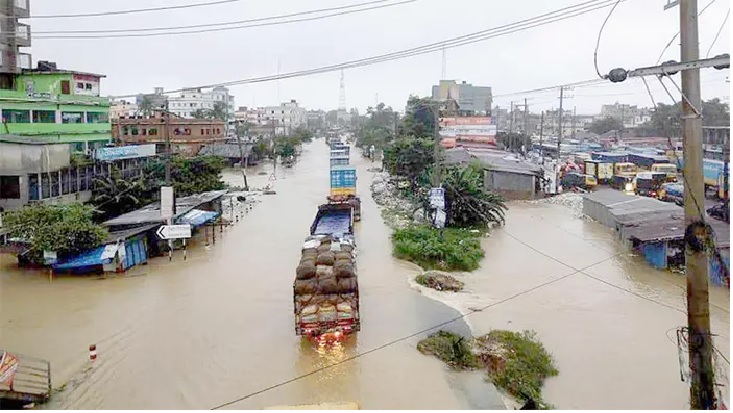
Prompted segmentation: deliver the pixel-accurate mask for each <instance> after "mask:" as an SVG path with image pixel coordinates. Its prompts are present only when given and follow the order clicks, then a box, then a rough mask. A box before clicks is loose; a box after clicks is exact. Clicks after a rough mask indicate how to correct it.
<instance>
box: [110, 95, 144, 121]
mask: <svg viewBox="0 0 733 413" xmlns="http://www.w3.org/2000/svg"><path fill="white" fill-rule="evenodd" d="M139 110H140V109H139V107H138V105H137V104H136V103H132V102H128V101H125V100H115V101H112V102H110V104H109V118H110V119H111V120H116V119H119V118H129V117H131V116H135V115H137V114H138V113H139Z"/></svg>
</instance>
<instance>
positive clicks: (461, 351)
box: [417, 330, 481, 368]
mask: <svg viewBox="0 0 733 413" xmlns="http://www.w3.org/2000/svg"><path fill="white" fill-rule="evenodd" d="M417 349H418V351H420V352H421V353H422V354H426V355H427V354H431V355H434V356H435V357H437V358H439V359H440V360H442V361H443V362H445V363H446V364H448V365H450V366H452V367H455V368H479V367H481V360H479V358H478V357H476V356H475V355H474V354H473V352H472V351H471V346H470V342H469V340H466V338H465V337H462V336H460V335H458V334H455V333H451V332H448V331H443V330H440V331H438V332H437V333H433V334H431V335H430V336H429V337H428V338H424V339H422V340H420V341H419V342H418V343H417Z"/></svg>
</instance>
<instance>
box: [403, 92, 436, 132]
mask: <svg viewBox="0 0 733 413" xmlns="http://www.w3.org/2000/svg"><path fill="white" fill-rule="evenodd" d="M431 103H432V100H431V99H430V98H427V97H425V98H420V97H417V96H415V95H410V97H409V98H408V99H407V113H406V114H405V119H404V121H403V122H402V125H400V132H399V134H400V135H402V136H417V137H419V138H425V137H430V136H433V130H434V128H435V114H434V113H433V110H432V109H431V108H430V106H429V105H430V104H431Z"/></svg>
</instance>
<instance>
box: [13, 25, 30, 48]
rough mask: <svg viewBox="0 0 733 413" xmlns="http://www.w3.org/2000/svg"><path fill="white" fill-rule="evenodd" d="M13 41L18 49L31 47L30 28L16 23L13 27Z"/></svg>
mask: <svg viewBox="0 0 733 413" xmlns="http://www.w3.org/2000/svg"><path fill="white" fill-rule="evenodd" d="M15 40H16V42H17V44H18V46H20V47H30V45H31V26H29V25H27V24H23V23H18V25H17V26H16V27H15Z"/></svg>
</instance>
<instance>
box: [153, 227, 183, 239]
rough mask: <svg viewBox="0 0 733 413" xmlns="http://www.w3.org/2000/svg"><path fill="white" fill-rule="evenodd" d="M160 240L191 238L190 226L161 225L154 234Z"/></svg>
mask: <svg viewBox="0 0 733 413" xmlns="http://www.w3.org/2000/svg"><path fill="white" fill-rule="evenodd" d="M156 234H158V236H159V237H160V238H161V239H180V238H191V226H190V225H188V224H185V225H163V226H162V227H160V228H159V229H158V231H157V232H156Z"/></svg>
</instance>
